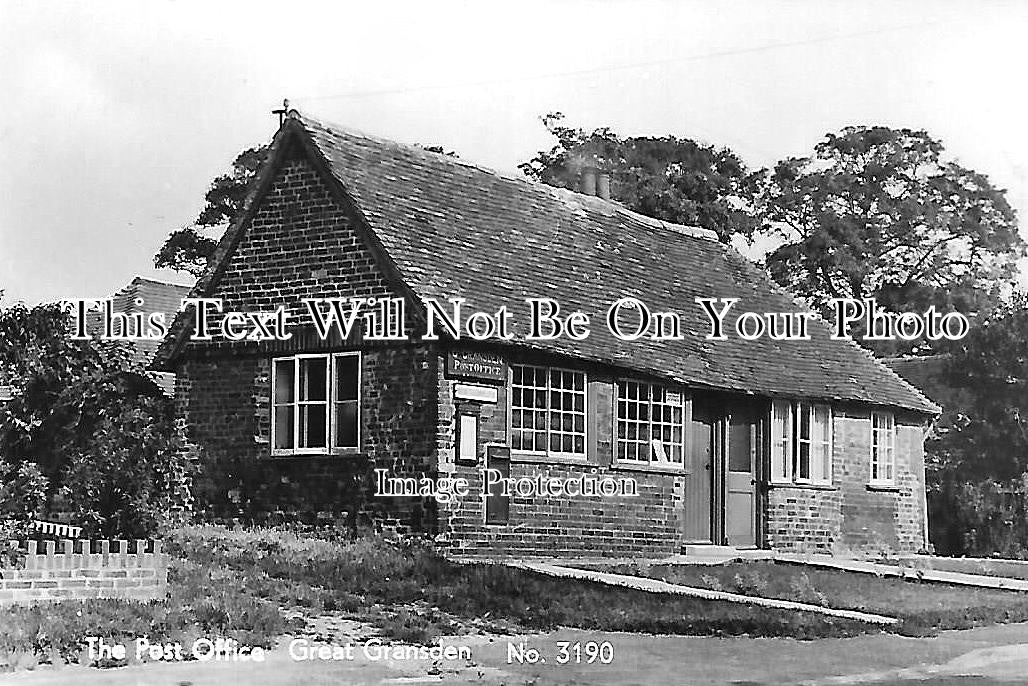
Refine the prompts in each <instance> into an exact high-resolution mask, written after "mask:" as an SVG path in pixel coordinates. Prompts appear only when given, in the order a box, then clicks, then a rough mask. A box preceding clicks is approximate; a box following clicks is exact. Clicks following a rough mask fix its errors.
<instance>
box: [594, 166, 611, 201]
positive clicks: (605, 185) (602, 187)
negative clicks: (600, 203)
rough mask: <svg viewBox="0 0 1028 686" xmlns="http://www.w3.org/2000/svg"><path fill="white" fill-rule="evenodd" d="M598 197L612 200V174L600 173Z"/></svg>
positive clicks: (597, 189)
mask: <svg viewBox="0 0 1028 686" xmlns="http://www.w3.org/2000/svg"><path fill="white" fill-rule="evenodd" d="M596 197H598V198H602V199H604V200H610V174H607V173H606V172H600V175H599V176H598V177H597V178H596Z"/></svg>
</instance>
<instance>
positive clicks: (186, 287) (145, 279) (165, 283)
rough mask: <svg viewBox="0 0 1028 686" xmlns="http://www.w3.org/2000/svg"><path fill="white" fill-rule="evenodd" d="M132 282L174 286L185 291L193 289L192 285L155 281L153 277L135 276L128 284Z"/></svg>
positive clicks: (162, 280) (161, 280)
mask: <svg viewBox="0 0 1028 686" xmlns="http://www.w3.org/2000/svg"><path fill="white" fill-rule="evenodd" d="M134 281H149V282H150V283H156V284H158V285H161V286H174V287H176V288H185V289H190V288H192V287H193V284H188V283H175V282H174V281H165V280H164V279H155V278H153V277H150V276H142V275H140V274H136V275H135V276H134V277H132V281H130V282H129V283H130V284H131V283H132V282H134Z"/></svg>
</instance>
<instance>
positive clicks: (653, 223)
mask: <svg viewBox="0 0 1028 686" xmlns="http://www.w3.org/2000/svg"><path fill="white" fill-rule="evenodd" d="M296 116H297V117H298V118H299V121H300V123H301V124H302V123H304V122H306V121H310V122H311V123H313V124H315V125H317V126H320V127H321V128H323V129H325V130H326V131H328V132H329V133H335V132H337V131H338V132H342V133H346V134H348V135H351V136H358V137H361V138H364V139H366V140H369V141H373V142H376V143H380V144H383V145H391V146H396V147H398V148H402V149H404V150H408V151H410V152H412V153H414V154H417V155H420V156H422V157H425V158H429V156H431V157H430V159H431V160H432V161H434V162H439V161H442V162H444V163H447V164H452V165H456V166H459V167H464V168H467V169H474V170H477V171H480V172H485V173H487V174H491V175H493V176H496V177H497V178H500V179H505V180H507V181H514V182H516V183H520V184H524V185H526V186H528V187H529V188H533V189H538V190H540V191H545V192H548V193H551V194H554V195H556V194H557V193H561V194H566V195H569V196H573V197H574V200H575V201H579V202H581V201H583V200H584V201H586V202H593V203H596V204H601V205H602V206H603V207H610V208H612V209H614V210H615V211H617V212H620V213H621V214H623V215H625V216H626V217H628V218H629V219H634V220H636V221H638V222H639V223H641V224H646V225H647V226H650V227H652V228H663V229H667V230H669V231H674V232H676V233H680V234H683V235H686V236H691V237H693V238H702V239H705V240H715V241H717V240H718V235H717V232H716V231H713V230H711V229H705V228H703V227H699V226H689V225H687V224H678V223H676V222H669V221H667V220H664V219H657V218H656V217H650V216H647V215H645V214H640V213H639V212H636V211H635V210H632V209H630V208H628V207H626V206H625V205H624V204H622V203H621V202H619V201H617V200H606V199H604V198H601V197H599V196H596V195H588V194H586V193H582V192H580V191H576V190H574V189H571V188H564V187H562V186H551V185H550V184H548V183H543V182H542V181H536V180H534V179H529V178H526V177H524V176H517V175H514V174H511V173H508V172H504V171H501V170H499V169H495V168H493V167H488V166H485V165H482V164H478V163H476V162H472V161H470V160H466V159H463V158H460V157H451V156H449V155H444V154H440V153H437V152H432V151H430V150H426V149H425V148H422V147H419V146H417V145H413V144H408V143H401V142H399V141H395V140H392V139H390V138H383V137H382V136H376V135H374V134H370V133H367V132H365V131H362V130H360V129H355V128H351V127H349V126H345V125H341V124H335V123H332V122H328V121H325V120H324V119H320V118H318V117H314V116H311V115H308V114H305V113H304V112H303V111H301V110H296ZM554 191H556V192H557V193H554ZM565 199H567V198H565Z"/></svg>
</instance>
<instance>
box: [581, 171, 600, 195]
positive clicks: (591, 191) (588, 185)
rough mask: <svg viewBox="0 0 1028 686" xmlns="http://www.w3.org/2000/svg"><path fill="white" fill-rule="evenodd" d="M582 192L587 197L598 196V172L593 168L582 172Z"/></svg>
mask: <svg viewBox="0 0 1028 686" xmlns="http://www.w3.org/2000/svg"><path fill="white" fill-rule="evenodd" d="M581 191H582V193H584V194H585V195H596V170H595V169H593V168H592V167H586V168H585V169H583V170H582V187H581Z"/></svg>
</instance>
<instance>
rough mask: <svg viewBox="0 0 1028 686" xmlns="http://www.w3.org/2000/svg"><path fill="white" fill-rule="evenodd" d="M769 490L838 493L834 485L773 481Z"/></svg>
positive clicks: (837, 488) (769, 485)
mask: <svg viewBox="0 0 1028 686" xmlns="http://www.w3.org/2000/svg"><path fill="white" fill-rule="evenodd" d="M767 487H768V488H796V489H801V490H804V491H838V490H839V487H838V486H836V485H834V484H814V483H797V482H795V481H772V482H771V483H769V484H768V485H767Z"/></svg>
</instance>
